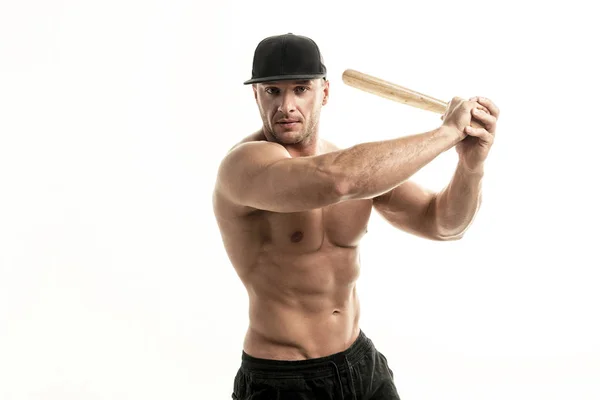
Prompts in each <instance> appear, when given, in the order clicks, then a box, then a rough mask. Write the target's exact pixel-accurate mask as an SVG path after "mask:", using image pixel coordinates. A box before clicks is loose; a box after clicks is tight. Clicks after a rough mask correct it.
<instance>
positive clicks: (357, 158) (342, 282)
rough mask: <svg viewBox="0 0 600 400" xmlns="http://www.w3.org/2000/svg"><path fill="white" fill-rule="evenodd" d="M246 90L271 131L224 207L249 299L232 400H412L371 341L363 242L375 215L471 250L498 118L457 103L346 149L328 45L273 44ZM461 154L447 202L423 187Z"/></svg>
mask: <svg viewBox="0 0 600 400" xmlns="http://www.w3.org/2000/svg"><path fill="white" fill-rule="evenodd" d="M244 83H245V84H252V88H253V92H254V97H255V99H256V103H257V105H258V109H259V111H260V115H261V117H262V121H263V126H262V127H261V129H260V130H258V131H257V132H255V133H254V134H252V135H250V136H248V137H246V138H245V139H243V140H241V141H240V143H238V144H237V145H235V146H234V147H233V148H232V149H231V150H230V151H229V152H228V154H227V155H226V156H225V157H224V159H223V160H222V162H221V165H220V166H219V171H218V176H217V180H216V186H215V189H214V197H213V205H214V213H215V217H216V219H217V222H218V225H219V227H220V232H221V235H222V239H223V244H224V246H225V249H226V251H227V253H228V255H229V259H230V261H231V263H232V265H233V267H234V268H235V270H236V272H237V274H238V276H239V277H240V279H241V280H242V282H243V284H244V285H245V287H246V289H247V292H248V296H249V307H250V309H249V327H248V330H247V333H246V335H245V340H244V345H243V351H242V356H241V366H240V368H239V370H238V372H237V374H236V376H235V379H234V384H233V393H232V398H233V399H254V400H258V399H285V400H294V399H373V400H375V399H399V398H400V397H399V395H398V392H397V389H396V387H395V385H394V379H393V372H392V370H391V369H390V368H389V366H388V364H387V360H386V358H385V356H384V355H383V354H382V353H380V352H379V351H378V350H377V349H376V347H375V346H374V344H373V342H372V341H371V340H370V339H369V338H368V337H367V336H366V335H365V333H364V332H363V331H362V329H361V328H360V327H359V316H360V305H359V299H358V295H357V292H356V286H355V284H356V281H357V279H358V276H359V270H360V265H359V262H360V257H359V252H358V245H359V242H360V239H361V237H362V236H363V235H364V234H365V232H366V229H367V223H368V221H369V216H370V215H371V211H372V209H373V208H374V209H375V210H376V211H377V212H379V213H380V214H381V215H382V216H383V217H384V218H385V219H386V220H388V221H389V222H390V223H391V224H392V225H393V226H395V227H397V228H398V229H402V230H404V231H406V232H408V233H410V234H414V235H418V236H420V237H423V238H426V239H431V240H456V239H459V238H461V237H462V235H463V234H464V233H465V231H466V230H467V228H468V227H469V225H470V224H471V222H472V221H473V218H474V216H475V214H476V211H477V209H478V207H479V205H480V201H481V197H480V195H481V181H482V177H483V163H484V160H485V159H486V156H487V154H488V152H489V150H490V147H491V145H492V142H493V139H494V133H495V128H496V121H497V117H498V112H499V111H498V108H497V107H496V105H494V103H493V102H491V101H490V100H488V99H484V98H481V97H477V98H472V99H470V100H468V101H467V100H463V99H460V98H454V99H453V100H452V101H451V103H450V105H449V107H448V111H447V112H446V115H444V116H443V118H442V121H443V122H442V124H441V125H440V126H439V127H438V128H436V129H434V130H432V131H429V132H424V133H418V134H414V135H410V136H403V137H398V138H397V139H392V140H385V141H373V142H367V143H361V144H357V145H355V146H352V147H350V148H348V149H338V148H337V147H335V146H334V145H333V144H331V143H329V142H327V141H325V140H324V139H322V138H321V137H320V136H319V135H320V132H319V115H320V112H321V108H322V107H323V106H324V105H325V104H326V103H327V100H328V95H329V81H327V79H326V68H325V66H324V65H323V61H322V57H321V54H320V51H319V48H318V47H317V45H316V43H315V42H314V41H312V40H311V39H309V38H307V37H303V36H297V35H293V34H286V35H280V36H273V37H269V38H266V39H264V40H263V41H261V42H260V43H259V44H258V46H257V48H256V50H255V54H254V62H253V69H252V79H250V80H248V81H246V82H244ZM472 119H473V120H475V119H476V120H477V121H478V122H479V123H480V124H482V126H483V127H484V128H478V129H474V128H471V127H470V124H471V121H472ZM452 147H455V148H456V151H457V152H458V155H459V162H458V165H457V168H456V171H455V174H454V176H453V178H452V180H451V181H450V183H449V185H448V186H447V187H446V188H445V189H444V190H442V191H440V192H439V193H432V192H429V191H427V190H425V189H423V188H422V187H419V186H418V185H417V184H415V183H414V182H412V181H410V180H409V178H410V177H411V176H412V175H413V174H415V173H416V172H417V171H419V170H420V169H421V168H422V167H423V166H425V165H427V164H428V163H429V162H431V161H432V160H433V159H435V158H436V157H437V156H438V155H439V154H441V153H443V152H444V151H446V150H449V149H450V148H452Z"/></svg>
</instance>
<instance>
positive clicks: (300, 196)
mask: <svg viewBox="0 0 600 400" xmlns="http://www.w3.org/2000/svg"><path fill="white" fill-rule="evenodd" d="M459 140H460V138H459V137H457V135H456V133H455V132H454V131H453V130H451V129H446V128H444V127H443V126H442V127H440V128H438V129H435V130H432V131H429V132H425V133H421V134H415V135H411V136H405V137H402V138H398V139H392V140H385V141H377V142H368V143H361V144H358V145H355V146H352V147H350V148H348V149H345V150H339V151H334V152H331V153H326V154H322V155H318V156H311V157H295V158H292V157H290V155H289V153H288V152H287V151H286V150H285V148H284V147H283V146H280V145H278V144H275V143H271V142H252V143H245V144H242V145H240V146H238V147H237V148H235V149H234V150H232V151H231V152H230V153H229V154H228V155H227V157H225V159H224V160H223V162H222V163H221V166H220V168H219V173H218V177H217V184H216V193H217V194H219V195H221V196H224V197H226V198H227V199H229V200H230V201H231V202H233V203H235V204H238V205H240V206H246V207H251V208H254V209H261V210H270V211H275V212H298V211H304V210H309V209H314V208H319V207H324V206H327V205H329V204H334V203H337V202H339V201H342V200H353V199H366V198H373V197H375V196H379V195H381V194H382V193H385V192H388V191H390V190H391V189H392V188H394V187H396V186H398V185H399V184H401V183H402V182H404V181H405V180H407V179H408V178H409V177H410V176H412V175H413V174H415V173H416V172H417V171H419V170H420V169H421V168H422V167H423V166H425V165H426V164H428V163H429V162H430V161H432V160H433V159H434V158H436V157H437V156H438V155H439V154H441V153H442V152H444V151H446V150H448V149H449V148H451V147H452V146H454V145H455V144H456V143H457V142H458V141H459Z"/></svg>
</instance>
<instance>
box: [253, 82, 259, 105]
mask: <svg viewBox="0 0 600 400" xmlns="http://www.w3.org/2000/svg"><path fill="white" fill-rule="evenodd" d="M252 91H253V92H254V100H255V101H257V102H258V92H257V88H256V83H253V84H252Z"/></svg>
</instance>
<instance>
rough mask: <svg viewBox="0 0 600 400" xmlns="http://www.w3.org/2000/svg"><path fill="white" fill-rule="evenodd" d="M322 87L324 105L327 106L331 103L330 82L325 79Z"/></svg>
mask: <svg viewBox="0 0 600 400" xmlns="http://www.w3.org/2000/svg"><path fill="white" fill-rule="evenodd" d="M321 85H323V105H325V104H327V102H328V101H329V81H328V80H325V79H323V82H321Z"/></svg>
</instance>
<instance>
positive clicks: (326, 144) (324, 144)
mask: <svg viewBox="0 0 600 400" xmlns="http://www.w3.org/2000/svg"><path fill="white" fill-rule="evenodd" d="M321 150H322V152H323V153H331V152H332V151H338V150H341V147H339V146H337V145H336V144H335V143H333V142H331V141H329V140H325V139H321Z"/></svg>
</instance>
